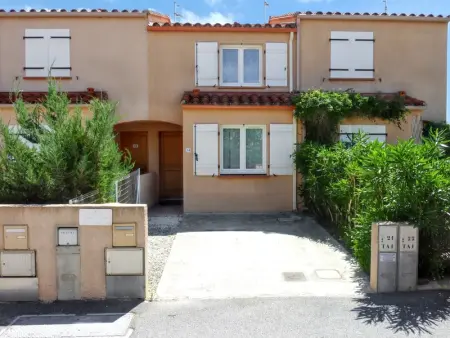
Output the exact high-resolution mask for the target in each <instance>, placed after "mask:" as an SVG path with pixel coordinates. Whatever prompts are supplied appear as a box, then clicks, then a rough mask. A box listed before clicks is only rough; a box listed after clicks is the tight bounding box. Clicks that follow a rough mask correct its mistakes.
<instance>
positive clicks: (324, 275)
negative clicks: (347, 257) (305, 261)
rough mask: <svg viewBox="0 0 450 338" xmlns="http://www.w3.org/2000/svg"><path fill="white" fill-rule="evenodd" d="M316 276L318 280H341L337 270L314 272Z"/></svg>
mask: <svg viewBox="0 0 450 338" xmlns="http://www.w3.org/2000/svg"><path fill="white" fill-rule="evenodd" d="M316 275H317V277H319V278H320V279H341V278H342V276H341V274H340V273H339V271H337V270H333V269H329V270H316Z"/></svg>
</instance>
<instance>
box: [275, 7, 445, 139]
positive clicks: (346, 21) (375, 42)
mask: <svg viewBox="0 0 450 338" xmlns="http://www.w3.org/2000/svg"><path fill="white" fill-rule="evenodd" d="M449 20H450V18H449V17H443V16H441V15H438V16H433V15H424V14H420V15H414V14H411V15H406V14H390V15H387V14H384V13H383V14H378V13H373V14H369V13H339V12H337V13H331V12H327V13H325V12H294V13H288V14H284V15H280V16H272V17H271V18H270V20H269V22H270V23H272V24H276V23H284V24H286V23H295V24H296V26H297V34H296V39H297V55H298V57H297V59H296V65H297V69H298V70H299V71H298V74H297V83H296V88H297V89H298V90H301V91H304V90H308V89H310V88H323V89H326V90H331V89H344V90H345V89H352V90H355V91H356V92H359V93H365V94H369V95H371V94H377V93H383V94H387V95H392V94H395V93H399V92H402V93H403V94H405V95H406V103H407V104H409V105H410V107H409V108H410V110H411V113H412V114H411V115H410V116H409V117H408V119H407V123H406V124H405V125H404V126H402V128H401V129H400V130H399V129H398V128H397V127H396V126H393V125H388V126H382V124H381V123H378V124H380V126H379V127H378V128H375V127H373V126H369V125H372V124H373V122H370V121H365V122H364V121H360V120H354V121H344V123H347V122H348V123H349V124H350V123H352V124H358V125H359V127H361V128H359V129H363V130H366V131H369V132H375V133H385V134H386V137H385V138H384V139H387V140H388V142H395V141H396V139H397V137H400V138H408V137H410V136H411V132H414V129H416V123H417V121H418V120H420V115H422V116H421V118H423V119H424V120H431V121H445V120H446V105H447V102H446V100H447V99H446V97H447V30H448V22H449ZM415 98H417V99H415ZM422 112H423V114H422ZM411 129H413V131H412V130H411ZM351 130H355V129H354V128H351V126H349V125H345V126H343V127H342V128H341V131H343V132H345V131H351Z"/></svg>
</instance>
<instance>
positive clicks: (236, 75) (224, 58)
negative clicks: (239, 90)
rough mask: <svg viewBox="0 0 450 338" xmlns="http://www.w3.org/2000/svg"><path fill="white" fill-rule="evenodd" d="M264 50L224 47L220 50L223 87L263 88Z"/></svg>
mask: <svg viewBox="0 0 450 338" xmlns="http://www.w3.org/2000/svg"><path fill="white" fill-rule="evenodd" d="M261 56H262V48H261V47H259V46H222V47H221V48H220V69H221V71H220V85H221V86H240V87H245V86H261V85H262V57H261Z"/></svg>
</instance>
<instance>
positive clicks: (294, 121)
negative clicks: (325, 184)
mask: <svg viewBox="0 0 450 338" xmlns="http://www.w3.org/2000/svg"><path fill="white" fill-rule="evenodd" d="M292 115H294V114H292ZM292 140H293V141H294V147H293V152H294V151H295V150H296V149H297V119H296V118H295V117H294V116H292ZM293 160H294V159H292V161H293ZM292 210H293V211H297V168H296V167H295V164H294V173H293V174H292Z"/></svg>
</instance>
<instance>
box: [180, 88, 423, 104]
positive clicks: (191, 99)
mask: <svg viewBox="0 0 450 338" xmlns="http://www.w3.org/2000/svg"><path fill="white" fill-rule="evenodd" d="M295 95H298V93H289V92H218V91H216V92H202V91H200V92H198V93H195V92H194V91H188V92H185V93H184V94H183V98H182V101H181V104H185V105H215V106H217V105H222V106H243V105H253V106H292V105H293V103H292V98H293V97H294V96H295ZM361 95H363V96H380V97H382V98H384V99H386V100H393V99H396V98H397V97H398V96H399V93H361ZM403 98H404V100H405V105H406V106H417V107H424V106H426V103H425V102H424V101H422V100H419V99H416V98H414V97H411V96H408V95H406V94H405V95H404V96H403Z"/></svg>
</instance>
